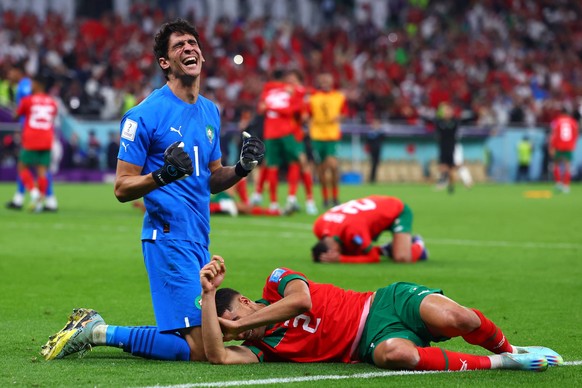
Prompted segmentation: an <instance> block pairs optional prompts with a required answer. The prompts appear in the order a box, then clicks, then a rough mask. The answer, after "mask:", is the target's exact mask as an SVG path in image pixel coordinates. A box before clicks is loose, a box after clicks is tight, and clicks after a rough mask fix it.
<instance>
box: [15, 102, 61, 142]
mask: <svg viewBox="0 0 582 388" xmlns="http://www.w3.org/2000/svg"><path fill="white" fill-rule="evenodd" d="M17 114H19V115H22V116H24V126H23V131H22V132H23V133H22V145H23V147H24V148H25V149H28V150H50V149H51V147H52V143H53V137H54V123H55V120H56V118H57V102H56V101H55V100H54V99H53V98H52V97H51V96H49V95H47V94H33V95H30V96H27V97H24V98H23V99H22V101H21V102H20V105H19V107H18V111H17Z"/></svg>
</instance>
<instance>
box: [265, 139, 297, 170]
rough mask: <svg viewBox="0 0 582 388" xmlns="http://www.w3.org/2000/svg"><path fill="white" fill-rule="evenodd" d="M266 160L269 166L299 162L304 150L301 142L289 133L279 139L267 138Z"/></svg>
mask: <svg viewBox="0 0 582 388" xmlns="http://www.w3.org/2000/svg"><path fill="white" fill-rule="evenodd" d="M265 148H266V149H267V154H266V155H265V162H266V164H267V166H268V167H279V166H282V165H283V164H284V163H285V162H287V163H290V162H297V161H298V160H299V154H300V153H301V152H302V149H301V146H300V144H299V142H298V141H297V140H296V139H295V136H293V135H287V136H284V137H281V138H278V139H265Z"/></svg>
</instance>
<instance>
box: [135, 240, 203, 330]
mask: <svg viewBox="0 0 582 388" xmlns="http://www.w3.org/2000/svg"><path fill="white" fill-rule="evenodd" d="M142 250H143V256H144V263H145V266H146V270H147V272H148V277H149V280H150V292H151V294H152V304H153V306H154V314H155V316H156V324H157V326H158V329H159V330H160V331H161V332H174V331H176V330H178V329H183V328H186V327H194V326H200V325H201V324H202V310H201V307H200V298H201V294H202V287H201V286H200V269H201V268H202V267H203V266H204V265H206V264H207V263H208V262H209V261H210V253H209V252H208V249H207V248H205V247H204V246H202V245H200V244H196V243H193V242H190V241H180V240H155V241H154V240H143V241H142Z"/></svg>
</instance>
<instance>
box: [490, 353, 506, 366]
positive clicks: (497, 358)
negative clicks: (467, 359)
mask: <svg viewBox="0 0 582 388" xmlns="http://www.w3.org/2000/svg"><path fill="white" fill-rule="evenodd" d="M487 357H489V359H490V360H491V369H501V368H503V361H502V356H501V355H499V354H495V355H493V356H487Z"/></svg>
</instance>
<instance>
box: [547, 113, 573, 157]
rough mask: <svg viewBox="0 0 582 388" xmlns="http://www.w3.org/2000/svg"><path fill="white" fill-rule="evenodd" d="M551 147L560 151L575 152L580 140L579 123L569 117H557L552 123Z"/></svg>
mask: <svg viewBox="0 0 582 388" xmlns="http://www.w3.org/2000/svg"><path fill="white" fill-rule="evenodd" d="M551 127H552V133H551V137H550V145H551V146H552V147H554V148H555V149H556V150H558V151H573V150H574V148H575V147H576V140H577V139H578V123H576V120H574V119H573V118H571V117H570V116H568V115H560V116H558V117H556V118H555V119H554V120H553V121H552V123H551Z"/></svg>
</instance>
